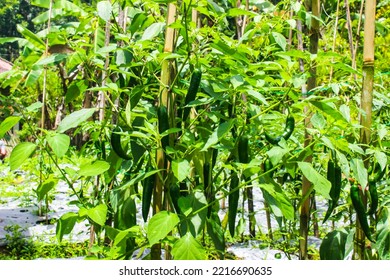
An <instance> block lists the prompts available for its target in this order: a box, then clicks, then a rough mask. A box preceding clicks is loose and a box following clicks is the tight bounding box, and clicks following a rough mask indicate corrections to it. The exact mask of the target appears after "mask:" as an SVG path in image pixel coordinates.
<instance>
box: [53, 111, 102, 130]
mask: <svg viewBox="0 0 390 280" xmlns="http://www.w3.org/2000/svg"><path fill="white" fill-rule="evenodd" d="M95 111H96V109H95V108H88V109H81V110H79V111H76V112H73V113H71V114H70V115H68V116H66V117H65V118H64V119H63V120H62V121H61V123H60V124H59V125H58V128H57V131H58V132H60V133H63V132H65V131H67V130H68V129H71V128H75V127H77V126H79V125H80V124H81V123H83V122H85V121H86V120H88V119H89V118H90V117H92V115H93V113H95Z"/></svg>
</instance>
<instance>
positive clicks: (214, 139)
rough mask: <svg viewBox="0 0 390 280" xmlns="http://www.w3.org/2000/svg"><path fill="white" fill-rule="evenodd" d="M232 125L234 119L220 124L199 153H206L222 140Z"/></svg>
mask: <svg viewBox="0 0 390 280" xmlns="http://www.w3.org/2000/svg"><path fill="white" fill-rule="evenodd" d="M233 124H234V119H231V120H229V121H227V122H224V123H222V124H220V125H219V126H218V127H217V128H216V129H215V130H214V132H213V133H212V134H211V135H210V137H209V139H207V142H206V144H205V146H204V147H203V149H202V150H201V151H207V149H208V148H210V147H212V146H213V145H215V144H217V143H218V142H219V140H220V139H221V138H223V137H224V136H225V135H226V134H227V133H228V132H229V131H230V129H231V128H232V126H233Z"/></svg>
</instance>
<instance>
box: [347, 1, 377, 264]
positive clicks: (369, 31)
mask: <svg viewBox="0 0 390 280" xmlns="http://www.w3.org/2000/svg"><path fill="white" fill-rule="evenodd" d="M375 8H376V0H367V1H366V8H365V22H364V46H363V90H362V96H361V105H360V107H361V112H362V114H361V115H360V125H361V129H360V143H361V144H362V146H363V147H367V146H368V145H369V143H370V141H371V124H372V100H373V89H374V61H375V57H374V52H375V44H374V42H375ZM367 159H368V157H365V158H364V164H365V167H366V168H368V165H369V161H368V160H367ZM364 187H366V186H364ZM361 195H362V200H363V203H364V204H366V203H367V197H366V196H365V195H364V194H362V193H361ZM353 259H360V260H364V259H365V235H364V233H363V230H362V228H361V225H360V223H359V221H358V220H357V221H356V234H355V237H354V253H353Z"/></svg>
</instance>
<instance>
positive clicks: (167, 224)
mask: <svg viewBox="0 0 390 280" xmlns="http://www.w3.org/2000/svg"><path fill="white" fill-rule="evenodd" d="M179 222H180V219H179V217H178V216H177V215H176V214H175V213H171V212H168V211H161V212H158V213H157V214H156V215H154V216H153V217H152V218H151V219H150V221H149V224H148V229H147V236H148V240H149V244H150V245H153V244H156V243H157V242H159V241H160V240H161V239H163V238H165V237H166V236H167V235H168V233H170V232H171V231H172V230H173V229H174V228H175V227H176V226H177V224H178V223H179Z"/></svg>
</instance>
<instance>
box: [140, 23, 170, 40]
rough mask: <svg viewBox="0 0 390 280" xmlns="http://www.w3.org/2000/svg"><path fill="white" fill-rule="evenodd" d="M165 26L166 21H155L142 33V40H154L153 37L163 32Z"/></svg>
mask: <svg viewBox="0 0 390 280" xmlns="http://www.w3.org/2000/svg"><path fill="white" fill-rule="evenodd" d="M164 27H165V23H164V22H155V23H153V24H151V25H150V26H149V27H148V28H146V30H145V31H144V33H143V34H142V38H141V40H142V41H146V40H152V39H153V38H155V37H156V36H158V35H159V34H161V32H162V31H163V29H164Z"/></svg>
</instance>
